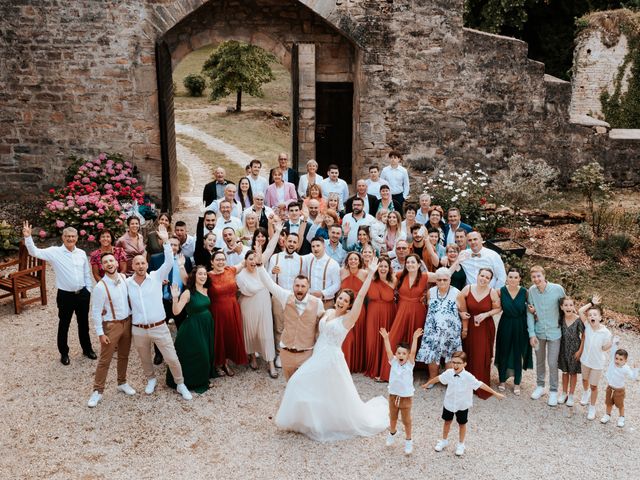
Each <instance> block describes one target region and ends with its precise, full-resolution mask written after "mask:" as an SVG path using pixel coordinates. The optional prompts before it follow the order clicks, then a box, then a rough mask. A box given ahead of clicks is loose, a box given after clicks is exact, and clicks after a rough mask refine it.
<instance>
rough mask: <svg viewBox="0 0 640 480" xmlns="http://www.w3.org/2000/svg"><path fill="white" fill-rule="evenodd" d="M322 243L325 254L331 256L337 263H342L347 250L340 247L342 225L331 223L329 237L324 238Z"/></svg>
mask: <svg viewBox="0 0 640 480" xmlns="http://www.w3.org/2000/svg"><path fill="white" fill-rule="evenodd" d="M324 244H325V251H326V252H327V255H329V256H330V257H331V258H333V259H334V260H335V261H336V262H337V263H338V265H342V264H344V261H345V259H346V258H347V252H346V251H345V249H344V248H343V247H342V227H341V226H340V225H331V228H329V239H328V240H325V241H324Z"/></svg>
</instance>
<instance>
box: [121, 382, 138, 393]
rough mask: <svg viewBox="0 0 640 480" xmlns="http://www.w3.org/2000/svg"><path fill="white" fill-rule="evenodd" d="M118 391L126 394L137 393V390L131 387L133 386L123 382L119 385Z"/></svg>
mask: <svg viewBox="0 0 640 480" xmlns="http://www.w3.org/2000/svg"><path fill="white" fill-rule="evenodd" d="M118 391H119V392H122V393H124V394H126V395H135V394H136V391H135V390H134V389H133V388H131V386H130V385H129V384H128V383H123V384H122V385H118Z"/></svg>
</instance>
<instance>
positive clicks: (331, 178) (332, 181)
mask: <svg viewBox="0 0 640 480" xmlns="http://www.w3.org/2000/svg"><path fill="white" fill-rule="evenodd" d="M327 175H328V177H327V178H325V179H324V180H322V182H321V183H320V188H322V196H323V197H325V198H326V197H328V196H329V194H330V193H337V194H338V198H339V199H340V201H339V202H338V209H339V210H340V211H341V212H342V211H344V202H345V201H346V200H347V198H349V186H348V185H347V182H345V181H344V180H342V179H341V178H339V176H340V169H339V168H338V166H337V165H335V164H331V165H329V169H328V170H327Z"/></svg>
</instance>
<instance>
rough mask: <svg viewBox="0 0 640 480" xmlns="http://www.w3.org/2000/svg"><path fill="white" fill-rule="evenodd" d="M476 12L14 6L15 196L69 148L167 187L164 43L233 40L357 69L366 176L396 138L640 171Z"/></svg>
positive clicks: (5, 88)
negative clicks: (161, 112) (160, 69)
mask: <svg viewBox="0 0 640 480" xmlns="http://www.w3.org/2000/svg"><path fill="white" fill-rule="evenodd" d="M201 7H202V8H201ZM276 11H277V12H280V13H279V14H278V15H279V16H277V17H274V12H276ZM462 11H463V0H394V1H393V2H389V1H387V0H340V1H338V0H305V1H294V0H249V1H246V2H240V0H211V1H206V0H138V1H135V0H130V1H128V2H105V1H102V0H84V1H70V0H14V1H12V2H1V3H0V51H1V52H2V54H1V55H2V57H1V58H0V174H2V175H3V177H4V179H5V188H4V193H12V192H16V191H19V192H27V191H29V192H37V191H42V190H43V189H46V188H48V187H49V185H52V184H59V183H60V182H61V180H62V176H63V172H64V168H65V166H66V159H67V158H68V156H69V155H71V154H76V155H84V156H87V155H91V154H95V153H97V152H98V151H100V150H109V151H118V152H121V153H123V154H124V155H125V156H126V157H127V158H129V159H131V160H133V161H134V162H135V163H136V164H137V165H138V167H139V169H140V171H141V172H142V173H143V177H144V180H145V183H146V188H147V190H148V191H150V192H151V193H155V194H157V195H160V192H161V191H162V189H161V178H162V177H161V172H162V167H161V161H160V134H159V116H158V97H157V83H156V81H157V80H156V65H155V53H154V48H155V42H156V41H157V40H159V39H165V40H166V41H167V42H168V43H169V44H170V45H171V46H172V49H173V61H174V62H177V61H179V59H180V58H182V56H184V55H185V54H186V53H188V52H189V51H190V50H192V49H195V48H198V47H199V46H202V45H205V44H207V43H212V42H214V43H215V41H216V40H218V39H222V37H224V38H230V37H231V38H250V39H253V40H254V41H256V42H258V43H259V44H260V43H261V44H263V45H264V46H266V47H267V48H268V49H271V50H272V51H274V52H276V53H277V54H278V55H279V58H281V59H286V56H287V55H288V54H289V52H290V51H291V50H290V48H289V47H290V45H291V43H292V42H294V41H295V42H303V43H304V42H313V43H314V44H315V45H316V47H315V48H316V58H315V62H316V67H317V77H316V80H318V79H320V80H322V79H325V80H326V79H330V78H334V79H335V78H346V77H340V76H341V75H347V76H348V77H349V78H353V80H354V99H355V104H354V115H355V121H354V125H353V127H354V128H353V132H354V136H353V146H354V148H353V151H354V154H353V155H354V158H353V170H354V178H358V176H359V175H362V174H364V173H365V172H366V167H367V165H368V164H370V163H372V162H381V161H383V160H384V159H385V158H386V154H387V152H388V151H389V150H390V149H392V148H394V149H400V150H401V151H403V152H404V153H406V156H407V158H408V159H409V161H410V163H412V164H413V165H415V166H416V167H418V168H422V167H423V166H425V165H431V164H433V163H435V162H439V161H447V162H454V163H455V164H457V165H460V166H464V165H468V164H469V163H475V162H481V163H483V164H484V165H485V166H489V167H491V168H497V167H499V166H500V165H501V162H502V160H503V158H504V157H505V156H509V155H510V154H512V153H516V152H518V153H522V154H524V155H525V156H527V157H528V158H531V159H532V160H534V159H536V158H544V159H545V160H547V161H549V162H550V163H553V164H555V165H558V166H560V167H561V168H562V169H563V171H564V172H565V173H569V172H571V170H572V169H573V168H575V166H576V165H578V164H580V163H582V162H585V161H588V160H591V159H597V160H599V161H601V162H603V163H604V162H606V163H607V167H608V169H609V170H610V171H611V172H612V174H613V175H614V177H616V178H620V179H623V178H624V181H625V182H627V183H634V182H635V183H638V182H639V181H640V179H639V178H638V176H640V173H638V172H640V168H637V160H636V159H637V158H638V156H637V154H633V152H637V151H638V144H637V143H636V142H633V141H622V142H614V141H613V140H611V139H609V138H608V136H607V135H606V134H605V135H603V134H601V133H597V132H596V131H595V130H594V129H593V128H591V127H584V126H576V125H572V124H570V123H569V121H568V106H569V103H568V102H569V98H570V95H569V89H570V85H569V84H568V83H566V82H561V81H555V80H553V79H550V78H549V77H546V80H545V76H544V67H543V65H542V64H540V63H538V62H534V61H531V60H529V59H527V46H526V44H524V43H523V42H520V41H517V40H513V39H509V38H505V37H500V36H496V35H489V34H485V33H482V32H477V31H473V30H468V29H463V26H462ZM240 17H242V19H243V20H242V21H237V20H238V18H240ZM211 22H213V24H212V23H211ZM234 22H235V23H234ZM323 76H324V77H323ZM629 171H630V172H631V173H629Z"/></svg>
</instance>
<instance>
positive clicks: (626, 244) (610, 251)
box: [591, 233, 633, 262]
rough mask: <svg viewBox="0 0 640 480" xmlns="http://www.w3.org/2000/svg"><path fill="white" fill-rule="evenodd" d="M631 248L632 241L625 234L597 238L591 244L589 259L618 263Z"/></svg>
mask: <svg viewBox="0 0 640 480" xmlns="http://www.w3.org/2000/svg"><path fill="white" fill-rule="evenodd" d="M632 246H633V240H632V239H631V237H630V236H629V235H627V234H625V233H615V234H613V235H609V236H606V237H604V238H598V239H596V241H595V242H594V243H593V249H592V252H591V257H592V258H593V259H594V260H607V261H615V262H617V261H619V260H620V258H621V257H622V256H623V255H624V254H625V253H626V252H627V251H628V250H629V249H630V248H631V247H632Z"/></svg>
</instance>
